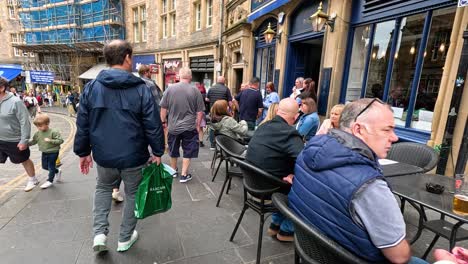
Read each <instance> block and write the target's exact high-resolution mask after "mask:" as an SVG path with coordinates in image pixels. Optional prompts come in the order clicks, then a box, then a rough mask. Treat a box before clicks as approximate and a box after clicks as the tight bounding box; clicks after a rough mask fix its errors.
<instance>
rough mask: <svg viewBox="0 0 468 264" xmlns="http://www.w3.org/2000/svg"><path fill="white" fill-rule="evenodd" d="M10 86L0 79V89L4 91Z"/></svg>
mask: <svg viewBox="0 0 468 264" xmlns="http://www.w3.org/2000/svg"><path fill="white" fill-rule="evenodd" d="M9 86H10V84H9V83H8V80H7V79H5V78H3V77H0V87H5V91H6V89H7V88H8V87H9Z"/></svg>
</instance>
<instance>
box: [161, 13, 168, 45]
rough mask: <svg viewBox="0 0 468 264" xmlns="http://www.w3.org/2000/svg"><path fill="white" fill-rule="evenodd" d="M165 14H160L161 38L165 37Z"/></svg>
mask: <svg viewBox="0 0 468 264" xmlns="http://www.w3.org/2000/svg"><path fill="white" fill-rule="evenodd" d="M167 33H168V32H167V15H163V16H161V35H162V38H163V39H166V38H167Z"/></svg>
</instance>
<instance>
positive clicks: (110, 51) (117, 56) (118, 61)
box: [104, 39, 133, 72]
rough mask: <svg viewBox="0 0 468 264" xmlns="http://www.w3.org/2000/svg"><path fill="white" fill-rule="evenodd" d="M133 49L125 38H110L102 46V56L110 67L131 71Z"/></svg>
mask: <svg viewBox="0 0 468 264" xmlns="http://www.w3.org/2000/svg"><path fill="white" fill-rule="evenodd" d="M132 53H133V49H132V46H131V45H130V43H128V42H127V41H125V40H121V39H117V40H112V41H111V42H109V43H108V44H106V45H105V46H104V58H106V62H107V64H109V66H110V67H111V68H119V69H123V70H126V71H128V72H131V71H132Z"/></svg>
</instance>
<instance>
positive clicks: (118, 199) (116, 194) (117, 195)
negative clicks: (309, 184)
mask: <svg viewBox="0 0 468 264" xmlns="http://www.w3.org/2000/svg"><path fill="white" fill-rule="evenodd" d="M112 199H114V200H115V201H116V202H123V200H124V197H123V196H122V195H121V194H120V192H119V191H113V192H112Z"/></svg>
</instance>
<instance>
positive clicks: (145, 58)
mask: <svg viewBox="0 0 468 264" xmlns="http://www.w3.org/2000/svg"><path fill="white" fill-rule="evenodd" d="M141 64H146V65H149V64H154V55H133V56H132V72H137V71H138V68H139V67H140V65H141Z"/></svg>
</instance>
